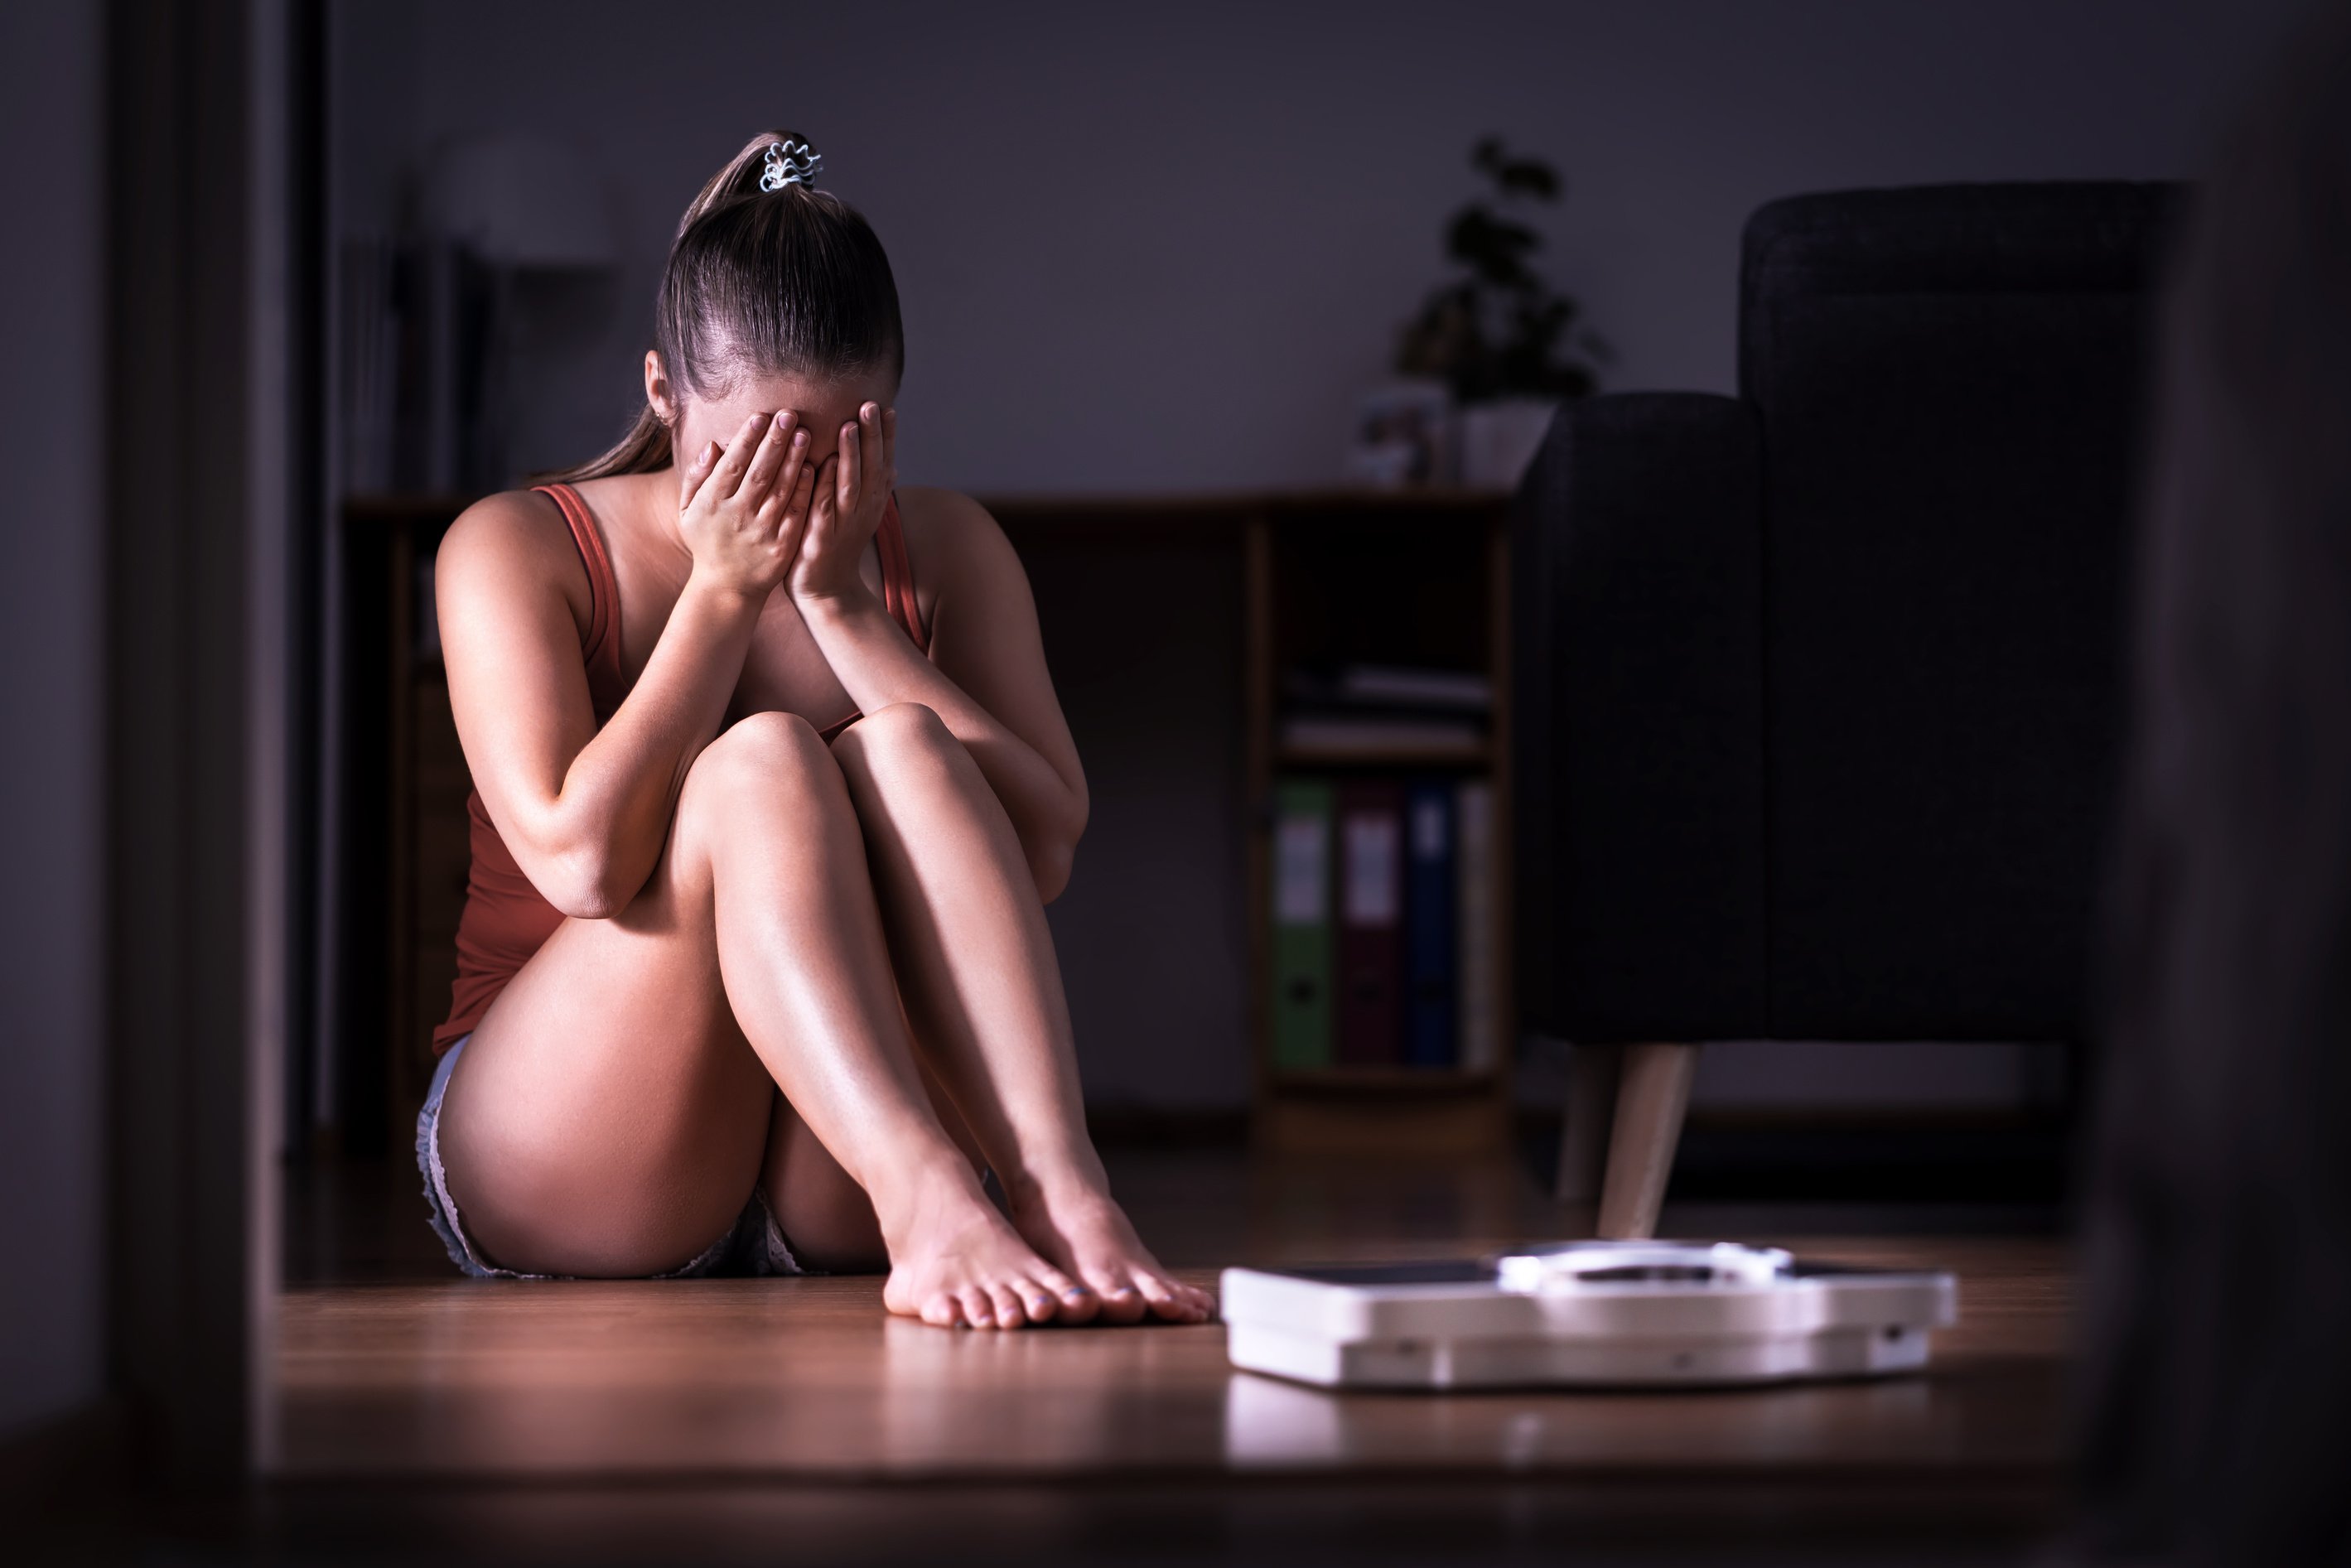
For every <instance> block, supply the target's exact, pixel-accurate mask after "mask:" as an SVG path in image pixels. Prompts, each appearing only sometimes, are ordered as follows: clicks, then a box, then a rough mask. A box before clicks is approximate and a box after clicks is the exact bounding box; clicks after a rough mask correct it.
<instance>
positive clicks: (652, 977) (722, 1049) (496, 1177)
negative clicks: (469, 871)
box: [442, 714, 1075, 1327]
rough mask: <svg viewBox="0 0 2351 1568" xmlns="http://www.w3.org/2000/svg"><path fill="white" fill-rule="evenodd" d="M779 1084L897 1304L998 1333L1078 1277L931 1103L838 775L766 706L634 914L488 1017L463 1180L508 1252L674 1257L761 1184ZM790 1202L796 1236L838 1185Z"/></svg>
mask: <svg viewBox="0 0 2351 1568" xmlns="http://www.w3.org/2000/svg"><path fill="white" fill-rule="evenodd" d="M778 1088H780V1089H781V1090H782V1092H783V1093H784V1094H785V1096H786V1097H788V1098H789V1100H790V1102H791V1103H792V1106H793V1107H795V1108H796V1110H797V1117H798V1120H799V1121H802V1122H804V1123H805V1124H806V1125H807V1126H808V1127H809V1128H810V1130H811V1131H812V1132H813V1133H814V1134H816V1136H817V1137H818V1138H819V1139H820V1140H821V1142H822V1144H823V1146H824V1148H825V1149H826V1150H829V1151H830V1152H831V1155H832V1156H833V1157H834V1158H835V1159H836V1160H837V1161H838V1163H839V1166H840V1167H841V1169H842V1170H844V1171H845V1172H847V1174H848V1175H849V1176H850V1177H851V1178H852V1179H853V1180H854V1181H855V1182H856V1183H857V1184H858V1186H860V1187H861V1188H862V1191H863V1193H864V1194H865V1195H866V1196H867V1197H869V1198H870V1200H871V1204H872V1212H873V1214H874V1216H875V1218H876V1220H877V1222H878V1227H879V1230H880V1233H881V1236H882V1238H883V1241H884V1243H885V1245H886V1247H887V1250H888V1256H889V1260H890V1263H891V1273H890V1279H889V1281H888V1283H887V1285H886V1286H885V1287H884V1289H883V1300H884V1301H885V1302H887V1303H888V1305H889V1306H890V1308H891V1310H892V1311H893V1312H905V1313H909V1314H917V1315H920V1316H922V1317H923V1318H925V1320H927V1321H929V1322H938V1323H950V1322H971V1323H973V1324H975V1325H983V1326H984V1325H988V1324H999V1325H1002V1326H1007V1327H1011V1326H1017V1325H1018V1324H1019V1322H1023V1321H1026V1320H1030V1319H1035V1320H1041V1319H1043V1318H1047V1317H1050V1316H1051V1315H1052V1314H1053V1312H1054V1311H1055V1310H1056V1306H1057V1303H1058V1301H1059V1300H1060V1299H1061V1297H1063V1296H1064V1295H1065V1293H1066V1292H1068V1291H1071V1290H1072V1289H1074V1288H1075V1287H1074V1283H1073V1281H1071V1280H1070V1279H1068V1278H1067V1277H1066V1276H1064V1275H1063V1274H1061V1272H1060V1271H1059V1270H1057V1269H1055V1268H1053V1267H1052V1266H1051V1265H1050V1264H1048V1263H1047V1262H1045V1261H1044V1260H1041V1259H1040V1258H1039V1257H1038V1256H1037V1254H1036V1253H1035V1252H1034V1251H1033V1250H1031V1249H1030V1248H1029V1246H1028V1245H1027V1244H1026V1243H1024V1242H1023V1241H1022V1240H1021V1239H1020V1238H1019V1236H1017V1235H1016V1234H1014V1232H1013V1230H1012V1228H1010V1227H1009V1226H1008V1225H1006V1224H1005V1223H1004V1221H1003V1219H1002V1218H1001V1217H1000V1216H998V1214H997V1213H996V1211H995V1210H994V1208H993V1207H990V1206H989V1205H988V1203H987V1200H986V1198H985V1197H983V1196H982V1195H981V1192H980V1189H979V1183H978V1179H977V1176H976V1175H975V1173H974V1171H973V1168H972V1166H971V1164H970V1162H969V1160H968V1159H967V1157H966V1156H965V1155H963V1154H962V1153H961V1152H960V1151H959V1150H958V1149H957V1148H956V1145H955V1143H954V1142H953V1140H952V1139H950V1138H949V1136H948V1134H946V1131H945V1130H944V1128H943V1127H942V1126H941V1125H940V1123H939V1120H938V1117H937V1116H936V1115H935V1113H933V1111H932V1108H931V1106H930V1103H929V1102H928V1099H927V1096H926V1095H925V1090H924V1085H923V1080H922V1076H921V1073H920V1071H919V1069H918V1068H917V1066H916V1063H915V1061H914V1055H913V1051H912V1048H911V1046H910V1044H909V1042H908V1041H907V1039H906V1034H905V1027H904V1019H903V1017H902V1015H901V1012H900V1010H899V1005H898V998H897V996H896V994H895V989H894V982H893V977H892V974H891V969H890V964H889V956H888V951H887V948H886V946H885V945H884V941H883V932H882V925H881V916H880V913H879V911H878V909H877V908H876V906H875V904H874V897H873V890H872V883H871V880H870V878H869V875H868V873H867V871H866V865H865V853H864V848H863V845H862V842H861V841H860V836H859V832H858V827H857V821H856V817H855V814H854V810H853V808H852V805H851V802H850V800H849V796H848V792H847V790H846V789H845V788H844V786H843V783H842V780H841V774H840V771H839V769H838V768H837V767H836V766H835V765H834V763H833V761H832V759H831V755H830V753H829V752H828V751H827V750H826V748H825V746H824V744H823V742H822V741H821V740H820V739H819V738H818V737H817V735H816V732H815V731H814V730H812V729H810V727H809V726H808V724H807V723H806V722H805V721H804V720H801V719H799V718H796V717H793V716H789V715H783V714H762V715H758V716H754V717H752V718H748V719H746V720H744V721H743V722H742V723H740V724H737V725H736V726H734V727H732V728H730V729H728V730H727V731H726V733H725V734H723V735H721V736H720V737H718V738H717V739H716V741H714V742H713V743H712V744H711V745H710V746H709V747H706V748H705V750H704V751H703V753H702V754H701V756H700V757H699V758H696V760H695V764H694V766H693V768H692V769H691V770H690V771H689V773H688V775H687V778H686V780H685V784H684V789H683V790H682V791H681V793H680V798H679V802H678V808H677V812H676V816H675V819H674V821H673V823H672V826H671V831H670V838H669V841H668V843H667V845H666V846H665V847H664V851H663V853H662V859H661V862H660V864H659V865H658V866H657V868H656V869H655V871H654V873H653V878H652V880H651V881H649V882H648V883H647V884H646V886H645V888H644V889H643V891H642V892H641V893H639V894H638V895H637V897H636V898H635V899H634V900H633V901H632V903H631V904H630V905H629V907H628V908H627V909H626V910H624V911H622V913H621V914H620V915H617V916H615V917H613V918H611V919H610V920H567V921H566V922H564V924H563V925H561V926H560V927H559V928H558V930H557V931H556V933H555V935H554V936H551V937H550V938H549V940H548V942H547V943H546V945H545V946H543V947H541V948H540V950H539V951H538V954H536V955H535V956H533V957H532V958H531V960H530V962H529V963H528V964H526V965H525V966H524V967H523V968H522V970H521V971H520V972H519V973H518V974H517V975H516V977H515V978H514V979H513V981H512V982H510V983H509V984H508V986H507V988H506V990H505V991H504V992H503V993H501V994H500V996H499V998H498V1000H497V1003H496V1006H494V1007H493V1008H492V1009H491V1010H490V1012H489V1015H488V1016H487V1017H486V1018H485V1019H483V1021H482V1026H481V1028H480V1029H479V1030H476V1031H475V1035H474V1038H473V1040H472V1041H471V1042H470V1043H469V1044H468V1045H467V1046H466V1048H465V1056H464V1057H463V1058H462V1059H461V1060H460V1061H459V1063H458V1066H457V1069H456V1071H455V1075H454V1077H453V1079H452V1082H451V1085H450V1090H449V1095H448V1100H447V1103H446V1105H445V1107H444V1118H443V1124H442V1138H443V1150H444V1162H445V1164H446V1166H447V1168H448V1172H449V1181H450V1187H451V1191H452V1194H453V1196H455V1197H456V1199H457V1201H458V1206H459V1208H460V1210H461V1212H462V1213H463V1215H464V1217H465V1224H466V1227H467V1229H468V1230H469V1232H470V1233H471V1234H472V1235H473V1236H474V1237H475V1239H476V1240H477V1241H478V1242H479V1244H480V1245H481V1246H482V1247H483V1249H485V1251H486V1252H487V1253H488V1254H489V1255H490V1256H491V1257H492V1258H494V1259H495V1260H497V1261H499V1262H501V1263H504V1264H506V1265H507V1266H508V1267H511V1268H517V1269H521V1270H527V1271H530V1272H547V1273H567V1274H603V1275H632V1274H645V1273H654V1272H659V1271H662V1270H667V1269H672V1268H675V1267H676V1266H678V1265H679V1264H681V1263H684V1261H686V1260H688V1259H690V1258H692V1257H693V1256H694V1255H695V1253H697V1252H699V1251H701V1250H702V1249H704V1248H705V1247H706V1246H708V1245H709V1244H710V1243H711V1242H712V1241H713V1240H715V1239H717V1238H718V1237H719V1236H720V1235H722V1234H724V1232H725V1230H726V1227H727V1226H728V1225H729V1224H730V1223H732V1221H733V1219H734V1218H735V1216H736V1215H737V1213H738V1212H739V1210H740V1208H741V1207H742V1205H743V1203H744V1202H745V1200H746V1199H747V1197H748V1195H749V1193H750V1191H751V1189H752V1186H753V1184H754V1183H755V1182H756V1181H757V1180H758V1176H759V1173H760V1167H761V1164H762V1160H763V1157H764V1155H763V1150H764V1149H765V1148H766V1146H767V1143H768V1132H769V1126H770V1121H771V1115H770V1113H771V1110H772V1109H773V1107H774V1103H775V1091H776V1090H777V1089H778ZM779 1196H780V1197H781V1198H782V1199H783V1204H784V1207H783V1208H782V1210H781V1211H780V1212H779V1213H778V1221H779V1222H780V1223H781V1224H782V1225H783V1227H784V1228H785V1232H786V1234H787V1235H788V1236H789V1235H792V1234H794V1231H795V1228H798V1227H801V1225H802V1221H803V1220H806V1221H807V1222H808V1225H807V1227H806V1228H810V1230H811V1231H814V1230H818V1229H820V1228H821V1226H820V1223H819V1222H820V1220H821V1219H822V1218H824V1213H820V1212H818V1211H817V1208H822V1209H824V1210H825V1212H830V1208H831V1205H832V1203H833V1199H834V1198H835V1197H837V1195H835V1194H831V1193H827V1192H824V1191H821V1190H811V1191H810V1193H809V1194H808V1197H809V1199H810V1204H811V1205H813V1206H817V1207H812V1208H811V1211H810V1212H809V1213H807V1214H805V1215H803V1214H798V1213H795V1211H794V1197H795V1195H794V1194H793V1193H792V1192H790V1191H789V1190H785V1191H783V1192H781V1193H780V1194H779Z"/></svg>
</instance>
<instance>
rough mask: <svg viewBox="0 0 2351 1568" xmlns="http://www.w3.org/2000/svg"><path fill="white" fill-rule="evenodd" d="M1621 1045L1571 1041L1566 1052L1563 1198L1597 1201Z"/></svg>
mask: <svg viewBox="0 0 2351 1568" xmlns="http://www.w3.org/2000/svg"><path fill="white" fill-rule="evenodd" d="M1624 1059H1625V1052H1624V1050H1623V1048H1622V1047H1620V1046H1614V1045H1578V1046H1571V1047H1570V1048H1569V1050H1568V1054H1567V1112H1566V1116H1565V1119H1564V1121H1563V1122H1562V1124H1561V1127H1560V1134H1559V1182H1558V1197H1559V1201H1560V1202H1562V1203H1598V1202H1599V1201H1600V1183H1601V1178H1602V1177H1603V1176H1605V1175H1606V1174H1607V1171H1608V1128H1609V1124H1611V1123H1612V1122H1614V1120H1615V1118H1616V1070H1617V1066H1618V1064H1619V1063H1620V1062H1622V1061H1624Z"/></svg>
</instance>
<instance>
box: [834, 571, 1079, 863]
mask: <svg viewBox="0 0 2351 1568" xmlns="http://www.w3.org/2000/svg"><path fill="white" fill-rule="evenodd" d="M799 612H800V618H801V620H802V621H804V622H807V624H808V628H809V631H810V633H811V634H813V635H814V636H815V638H816V641H817V646H818V647H819V648H820V649H821V650H822V651H823V653H824V656H825V659H826V661H827V662H828V663H830V664H831V665H832V671H833V674H835V675H836V676H838V677H839V679H840V681H841V685H842V686H844V687H845V688H847V690H848V692H849V695H850V699H851V700H852V701H853V702H854V703H856V704H857V706H858V708H859V710H860V711H861V712H863V713H876V712H879V711H880V710H881V709H883V708H885V707H888V706H891V705H892V704H893V703H920V704H922V705H923V706H925V707H927V708H929V709H931V710H932V711H933V712H934V713H935V714H937V715H938V716H939V718H940V720H941V722H943V723H944V724H945V725H946V727H947V729H948V731H949V732H950V733H951V734H953V735H954V736H955V737H956V739H957V740H959V741H961V742H963V745H964V749H965V750H967V751H968V752H970V753H971V758H972V760H973V761H974V762H976V763H977V764H978V765H979V771H980V774H981V776H982V777H983V778H985V779H987V782H988V787H989V788H990V789H993V790H994V791H995V793H996V798H997V800H998V801H1000V802H1001V803H1002V804H1003V807H1004V811H1005V815H1007V816H1008V817H1009V818H1011V820H1012V828H1013V831H1015V832H1016V833H1018V834H1019V837H1020V844H1021V848H1022V850H1023V851H1024V852H1026V854H1027V856H1028V859H1029V868H1030V870H1031V871H1032V872H1033V873H1035V875H1036V877H1037V882H1038V891H1039V892H1040V894H1043V895H1044V896H1045V897H1046V898H1047V899H1048V900H1049V901H1050V899H1052V898H1053V897H1055V896H1057V895H1058V894H1060V892H1061V883H1063V882H1064V881H1066V880H1067V879H1068V875H1069V867H1070V861H1071V856H1072V854H1073V853H1074V852H1075V851H1076V849H1077V842H1078V837H1079V835H1080V834H1081V833H1082V832H1083V831H1085V817H1086V801H1085V793H1084V786H1083V784H1082V782H1081V780H1078V779H1065V778H1063V777H1062V776H1061V773H1060V772H1059V771H1058V770H1057V769H1056V768H1054V767H1053V765H1052V764H1051V763H1050V762H1049V761H1048V760H1047V759H1046V758H1044V756H1043V755H1042V754H1041V753H1040V752H1039V751H1038V750H1037V748H1036V747H1033V746H1030V745H1029V743H1028V742H1027V741H1025V740H1023V739H1022V738H1021V737H1019V735H1018V734H1016V733H1015V732H1014V731H1013V730H1012V729H1011V728H1010V727H1008V726H1006V725H1005V724H1003V723H1002V722H1001V721H999V720H998V719H997V718H996V717H995V716H993V715H992V714H990V713H989V712H988V711H987V709H986V708H984V707H982V706H980V705H979V704H978V703H977V702H975V701H973V700H972V698H971V697H970V695H968V694H967V693H966V692H965V691H964V689H963V688H962V687H961V686H958V685H956V684H955V682H954V681H952V680H950V679H948V678H947V676H946V674H945V673H944V672H943V671H941V670H940V669H939V667H938V666H937V665H936V664H932V663H931V661H930V660H928V659H926V658H925V657H923V655H922V654H921V653H919V652H917V651H916V650H915V648H914V644H913V643H910V642H908V641H907V640H906V634H905V632H904V631H903V630H902V629H901V628H900V627H899V625H898V623H897V622H896V621H895V620H893V618H892V617H891V615H890V612H889V611H888V610H886V609H885V608H883V604H882V602H881V601H879V600H877V599H875V598H874V597H873V596H872V594H871V593H870V592H869V593H865V594H862V595H845V596H843V597H841V598H839V599H824V600H802V601H799Z"/></svg>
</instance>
